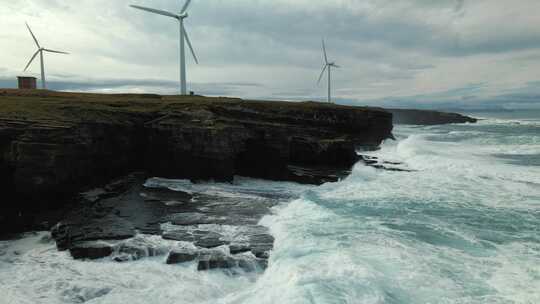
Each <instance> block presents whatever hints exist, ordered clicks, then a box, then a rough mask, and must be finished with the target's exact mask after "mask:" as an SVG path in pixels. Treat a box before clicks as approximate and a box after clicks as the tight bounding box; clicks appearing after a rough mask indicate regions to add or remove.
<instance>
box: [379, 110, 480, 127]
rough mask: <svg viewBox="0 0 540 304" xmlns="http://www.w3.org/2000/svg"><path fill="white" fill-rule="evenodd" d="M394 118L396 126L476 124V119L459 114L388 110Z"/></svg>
mask: <svg viewBox="0 0 540 304" xmlns="http://www.w3.org/2000/svg"><path fill="white" fill-rule="evenodd" d="M386 110H387V111H388V112H390V113H392V115H393V116H394V118H393V122H394V124H407V125H443V124H451V123H476V122H477V121H478V120H477V119H476V118H472V117H468V116H465V115H461V114H457V113H448V112H439V111H429V110H412V109H386Z"/></svg>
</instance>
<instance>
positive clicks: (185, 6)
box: [180, 0, 191, 14]
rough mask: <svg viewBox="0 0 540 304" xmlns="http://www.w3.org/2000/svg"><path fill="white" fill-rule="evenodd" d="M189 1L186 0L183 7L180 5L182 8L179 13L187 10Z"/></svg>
mask: <svg viewBox="0 0 540 304" xmlns="http://www.w3.org/2000/svg"><path fill="white" fill-rule="evenodd" d="M190 3H191V0H187V1H186V3H185V4H184V7H182V10H181V11H180V14H183V13H185V12H186V11H187V9H188V7H189V4H190Z"/></svg>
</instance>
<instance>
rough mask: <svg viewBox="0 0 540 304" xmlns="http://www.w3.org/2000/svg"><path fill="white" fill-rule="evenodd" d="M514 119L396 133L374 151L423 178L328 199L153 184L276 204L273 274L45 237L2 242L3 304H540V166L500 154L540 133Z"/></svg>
mask: <svg viewBox="0 0 540 304" xmlns="http://www.w3.org/2000/svg"><path fill="white" fill-rule="evenodd" d="M514 120H515V121H517V122H520V124H514V123H513V122H509V121H508V120H493V119H488V120H485V121H481V122H480V123H479V124H478V125H450V126H434V127H398V128H397V129H396V130H395V133H396V135H397V136H398V138H399V141H398V142H392V141H388V142H386V143H385V144H384V145H383V149H382V150H380V151H376V152H371V153H369V154H370V155H372V156H377V157H380V158H381V159H383V160H387V161H396V162H403V163H404V166H406V167H407V168H410V169H414V170H416V171H415V172H390V171H383V170H377V169H374V168H371V167H366V166H364V165H362V164H358V165H356V166H355V168H354V170H353V172H352V174H351V175H350V176H349V177H348V178H346V179H345V180H343V181H341V182H338V183H328V184H325V185H323V186H321V187H311V186H299V185H295V184H291V183H273V182H265V181H260V180H252V179H245V178H238V179H237V180H236V181H235V183H233V184H220V183H207V184H191V183H189V182H187V181H175V180H164V179H152V180H150V181H149V182H148V183H147V186H154V187H168V188H171V189H174V190H178V191H188V192H189V191H191V192H206V193H213V194H219V195H229V196H231V197H236V198H242V197H246V198H250V199H252V198H253V197H257V196H263V197H264V196H265V195H272V194H273V193H274V194H277V195H280V196H279V197H282V198H283V199H282V201H283V204H280V205H279V206H277V207H275V208H274V209H273V213H272V214H271V215H268V216H266V217H264V218H263V219H262V221H261V224H262V225H265V226H267V227H269V229H270V231H271V232H272V234H273V235H274V237H275V239H276V241H275V248H274V250H273V252H272V255H271V257H270V264H269V268H268V269H267V270H266V272H265V273H264V274H262V275H261V274H242V275H236V276H231V275H228V274H227V273H226V272H222V271H211V272H197V271H196V265H195V264H190V263H188V264H186V265H180V266H168V265H165V263H164V261H163V260H164V257H157V258H149V259H143V260H140V261H136V262H129V263H124V264H116V263H112V262H109V261H108V260H102V261H95V262H80V261H73V260H72V259H71V258H70V257H69V256H68V254H67V253H65V252H57V251H56V250H55V248H54V244H53V243H51V242H50V241H48V240H47V239H45V240H42V237H43V236H45V234H42V233H40V234H37V235H31V236H28V237H26V238H23V239H20V240H17V241H7V242H0V294H2V295H4V296H3V297H0V303H2V304H3V303H81V302H83V301H86V303H257V304H259V303H261V304H264V303H415V304H416V303H453V304H457V303H467V304H469V303H486V304H487V303H489V304H492V303H518V304H533V303H540V266H539V265H540V234H539V230H538V229H539V227H540V169H539V168H540V167H533V166H522V165H516V164H512V163H508V162H506V161H505V160H504V159H501V158H498V157H495V156H493V154H494V153H506V154H516V155H523V154H530V155H534V153H533V152H535V151H540V144H539V142H538V137H540V134H534V132H535V129H532V130H530V129H523V132H530V133H522V132H521V131H518V132H516V131H515V130H514V129H512V128H513V127H512V126H517V127H523V126H524V125H526V126H527V127H530V126H533V127H534V126H536V125H535V122H534V123H529V124H528V125H527V124H526V123H521V122H523V121H521V120H517V119H514ZM515 121H514V122H515ZM529 152H530V153H529ZM290 197H295V199H290ZM203 226H204V227H200V228H202V229H207V230H212V231H219V232H220V233H222V234H224V235H226V236H227V237H238V235H239V234H241V233H242V228H241V227H232V226H223V227H218V226H212V225H206V226H205V225H203ZM164 228H167V225H166V224H165V225H164ZM155 241H158V242H160V240H155Z"/></svg>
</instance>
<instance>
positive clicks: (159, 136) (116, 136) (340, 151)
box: [0, 91, 392, 212]
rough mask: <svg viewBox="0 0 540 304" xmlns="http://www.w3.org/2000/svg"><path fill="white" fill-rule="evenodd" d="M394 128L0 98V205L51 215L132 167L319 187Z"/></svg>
mask: <svg viewBox="0 0 540 304" xmlns="http://www.w3.org/2000/svg"><path fill="white" fill-rule="evenodd" d="M391 131H392V115H391V114H389V113H387V112H385V111H383V110H378V109H369V108H356V107H345V106H337V105H329V104H320V103H285V102H258V101H243V100H238V99H222V98H204V97H167V96H157V95H92V94H69V93H54V92H44V91H31V92H28V93H26V92H25V93H22V92H20V91H0V182H2V187H3V188H5V189H4V190H5V191H4V193H7V194H6V196H7V197H8V198H9V199H8V200H4V203H3V206H2V207H3V209H6V208H7V209H12V211H13V212H20V211H21V210H26V209H28V208H32V209H49V207H51V206H55V205H58V204H62V203H63V202H64V201H65V199H64V198H66V197H69V196H70V195H72V194H73V193H76V192H78V191H80V190H81V189H83V188H85V187H90V186H91V185H95V184H102V183H104V182H105V181H107V180H109V179H110V178H112V177H116V176H120V175H123V174H125V173H128V172H133V171H136V170H144V171H146V172H148V173H149V174H150V175H152V176H162V177H172V178H187V179H192V180H208V179H214V180H219V181H231V180H232V179H233V177H234V175H244V176H250V177H257V178H266V179H276V180H294V181H299V182H310V183H320V182H323V181H325V180H328V179H330V180H332V179H335V178H337V176H338V174H333V173H332V174H328V173H327V172H330V171H332V172H334V173H335V172H337V171H339V170H347V169H348V168H350V167H351V166H352V165H353V164H354V163H355V162H356V161H357V160H358V158H357V155H356V153H355V149H356V148H359V147H363V148H374V147H377V146H378V145H379V144H380V143H381V141H382V140H384V139H386V138H389V137H391ZM325 170H326V171H325ZM328 170H330V171H328ZM321 172H324V173H321Z"/></svg>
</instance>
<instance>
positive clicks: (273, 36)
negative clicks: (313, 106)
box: [0, 0, 540, 108]
mask: <svg viewBox="0 0 540 304" xmlns="http://www.w3.org/2000/svg"><path fill="white" fill-rule="evenodd" d="M1 2H2V3H1V4H2V5H0V16H1V18H0V28H1V31H0V87H9V86H14V85H15V81H14V76H17V75H20V74H21V73H22V72H21V71H22V69H23V68H24V66H25V65H26V63H27V61H28V60H29V59H30V57H31V56H32V54H33V52H35V45H34V42H33V41H32V39H31V37H30V35H29V33H28V32H27V30H26V28H25V26H24V22H25V21H28V23H29V24H30V25H31V26H32V29H33V30H34V32H35V34H36V36H37V37H38V39H39V41H40V43H41V44H42V45H43V46H45V47H48V48H52V49H58V50H62V51H68V52H70V53H71V55H68V56H66V55H56V54H50V55H49V54H47V55H46V58H45V63H46V70H47V75H48V77H49V79H50V80H51V81H52V82H51V87H53V88H56V89H64V90H83V91H104V92H125V91H130V92H159V93H174V92H176V91H177V90H178V89H177V82H178V26H177V23H176V21H174V20H173V19H171V18H167V17H162V16H158V15H153V14H149V13H145V12H142V11H138V10H135V9H132V8H129V7H128V5H129V4H138V5H143V6H151V7H154V8H160V9H165V10H170V11H175V12H176V11H178V10H179V9H180V8H181V6H182V4H183V0H180V1H176V0H114V1H111V0H79V1H73V0H16V1H8V0H2V1H1ZM538 12H540V1H538V0H514V1H509V0H409V1H407V0H400V1H396V0H193V1H192V5H191V7H190V9H189V14H190V16H189V18H188V19H187V20H186V26H187V30H188V32H189V34H190V38H191V40H192V42H193V45H194V47H195V50H196V52H197V55H198V57H199V60H200V64H199V65H195V64H194V62H193V60H192V58H191V57H188V85H189V86H190V88H191V89H192V90H194V91H196V92H197V93H201V94H206V95H225V96H238V97H243V98H265V99H288V100H308V99H310V100H323V99H324V98H325V97H324V96H325V90H326V89H325V85H324V83H322V84H321V85H320V86H318V85H317V83H316V81H317V78H318V76H319V73H320V71H321V68H322V63H323V57H322V51H321V38H322V37H325V39H326V40H327V49H328V53H329V57H330V58H331V59H333V60H335V61H336V62H337V63H338V64H339V65H341V66H342V68H341V69H339V70H337V71H336V72H335V73H334V76H335V77H334V95H335V96H336V98H337V99H338V100H339V101H340V102H342V103H352V104H372V105H384V106H403V107H408V106H418V107H446V108H451V107H453V106H455V107H477V106H478V107H480V106H482V107H485V106H493V107H498V106H504V107H511V108H516V107H540V98H539V97H540V17H539V15H538ZM38 73H39V62H38V61H36V62H34V63H33V64H32V65H31V67H30V69H29V72H28V73H27V74H30V75H34V76H38V75H39V74H38Z"/></svg>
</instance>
